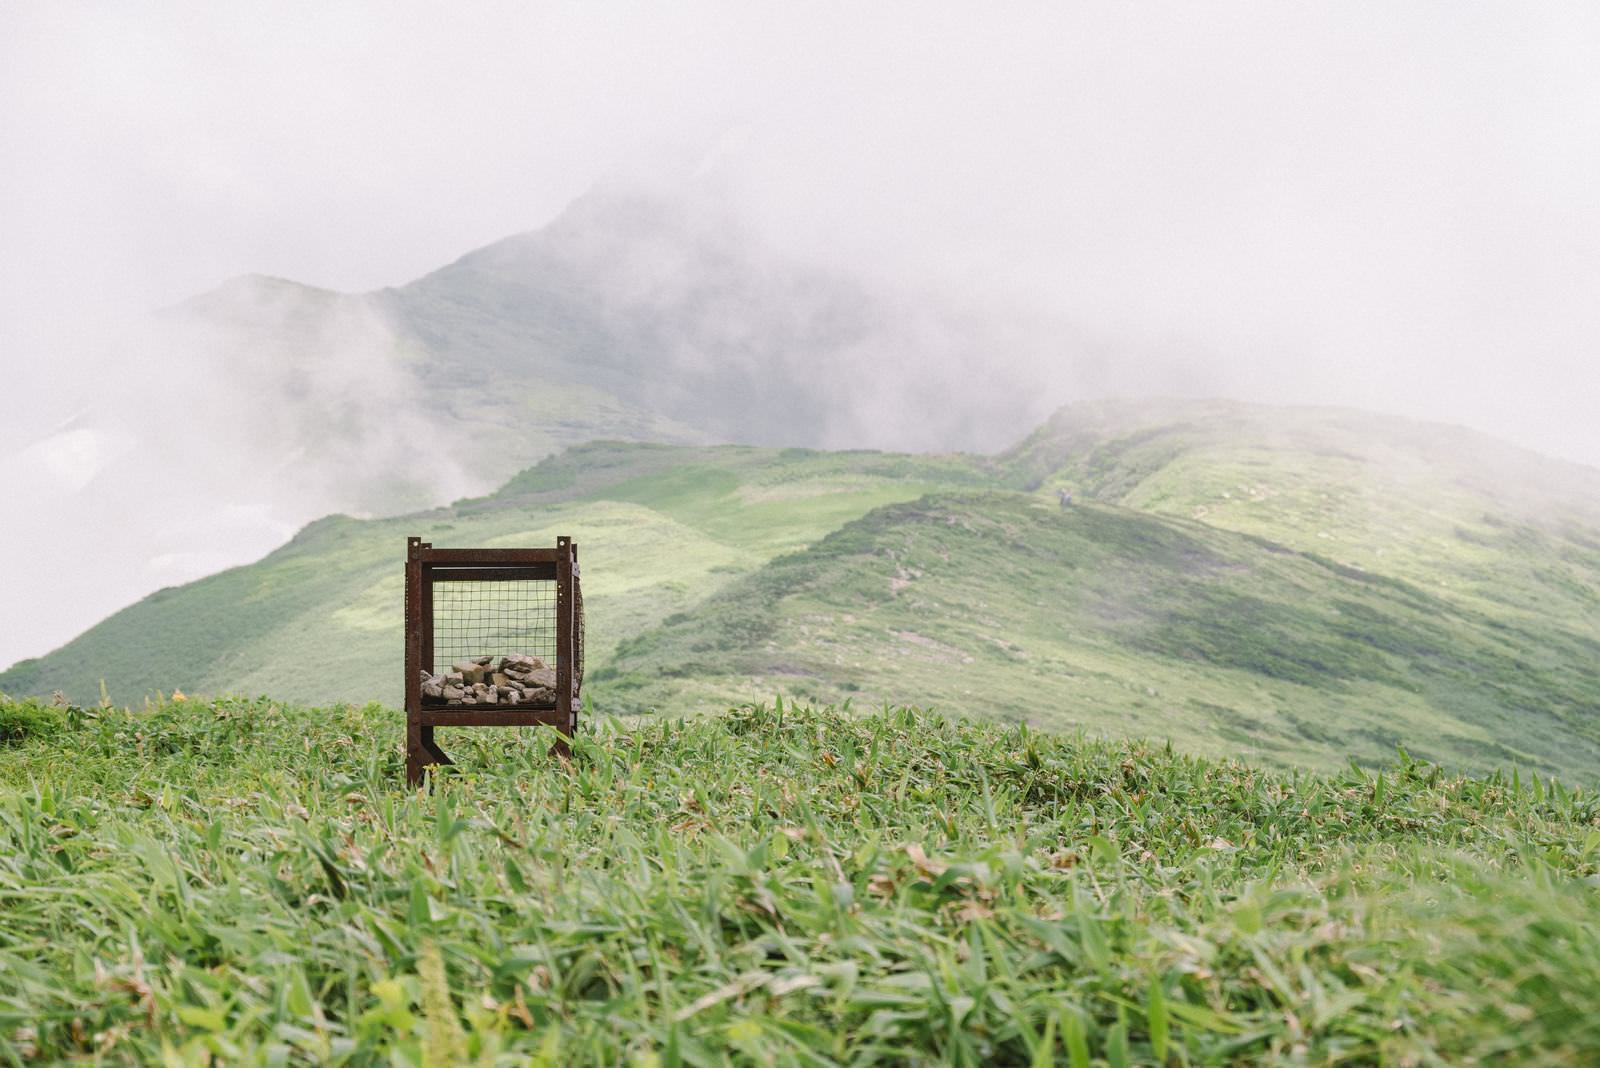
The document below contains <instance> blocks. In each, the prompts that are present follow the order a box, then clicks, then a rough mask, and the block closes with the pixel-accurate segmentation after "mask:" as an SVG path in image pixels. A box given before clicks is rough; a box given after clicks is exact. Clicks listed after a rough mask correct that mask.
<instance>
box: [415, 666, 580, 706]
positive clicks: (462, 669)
mask: <svg viewBox="0 0 1600 1068" xmlns="http://www.w3.org/2000/svg"><path fill="white" fill-rule="evenodd" d="M555 696H556V669H555V668H553V667H547V666H545V662H544V661H543V660H540V659H539V658H538V657H536V656H527V655H525V654H523V653H513V654H511V655H510V656H502V657H501V658H500V665H499V667H498V668H496V667H495V662H494V657H492V656H479V657H474V658H473V659H471V660H457V661H456V662H455V663H454V664H451V665H450V670H449V671H445V672H440V673H438V674H434V673H432V672H428V671H424V672H423V673H422V699H423V700H424V701H426V702H428V703H429V704H441V703H442V704H446V705H459V706H461V707H463V708H475V707H477V706H479V705H520V704H526V703H529V702H549V701H553V700H555Z"/></svg>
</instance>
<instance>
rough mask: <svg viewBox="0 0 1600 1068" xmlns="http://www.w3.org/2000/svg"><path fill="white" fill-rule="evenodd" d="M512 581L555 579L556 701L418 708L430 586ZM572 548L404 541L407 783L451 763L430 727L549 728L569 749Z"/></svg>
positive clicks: (574, 721) (426, 660)
mask: <svg viewBox="0 0 1600 1068" xmlns="http://www.w3.org/2000/svg"><path fill="white" fill-rule="evenodd" d="M519 578H526V579H540V580H544V581H549V580H550V579H552V578H553V579H554V580H555V584H556V687H555V692H556V696H555V700H554V701H553V702H546V703H544V704H532V703H530V704H522V705H510V706H502V707H491V708H459V709H449V708H439V707H425V706H424V705H423V702H422V679H421V675H422V671H423V670H424V669H426V670H428V671H433V670H434V664H433V584H434V582H435V581H436V580H440V579H448V580H450V581H452V582H474V581H476V582H492V581H506V580H515V579H519ZM578 581H579V580H578V546H577V545H576V544H575V543H574V542H573V540H572V539H571V538H567V537H559V538H557V539H556V544H555V547H554V548H551V549H542V548H541V549H435V548H434V547H433V545H432V543H431V542H425V541H423V540H422V539H421V538H407V539H406V595H405V613H406V626H405V640H406V651H405V662H406V668H405V670H406V679H405V682H406V686H405V707H406V782H407V783H408V784H409V785H411V786H413V787H415V786H419V785H421V783H422V780H423V776H424V775H425V774H426V772H427V770H428V768H429V767H432V766H434V765H438V764H450V763H453V761H451V759H450V758H449V757H448V756H447V755H445V752H444V750H443V749H441V748H439V744H438V742H436V741H435V740H434V734H433V732H434V728H436V727H532V726H548V727H554V728H555V729H556V730H557V731H558V732H559V733H560V737H559V738H558V739H557V741H556V745H555V748H556V750H557V751H558V752H560V753H562V754H563V755H566V754H568V753H569V752H570V749H569V747H568V745H567V739H568V738H570V737H572V732H573V731H575V730H576V729H577V726H578V704H579V701H578V685H579V682H578V679H577V678H575V677H574V675H573V671H572V666H573V663H574V652H575V644H574V643H575V641H576V640H577V639H576V637H575V630H576V626H577V623H576V619H575V612H574V605H575V603H576V602H577V599H578V598H577V596H576V594H575V591H576V586H577V583H578Z"/></svg>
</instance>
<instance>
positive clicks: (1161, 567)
mask: <svg viewBox="0 0 1600 1068" xmlns="http://www.w3.org/2000/svg"><path fill="white" fill-rule="evenodd" d="M1597 479H1600V475H1597V473H1596V472H1593V471H1590V470H1588V469H1584V468H1575V467H1572V466H1570V465H1562V464H1556V463H1552V462H1550V461H1545V460H1541V459H1539V458H1537V457H1532V456H1529V455H1527V454H1523V453H1520V452H1518V451H1517V450H1514V449H1510V448H1509V447H1507V446H1504V445H1501V444H1498V443H1495V442H1493V441H1491V440H1490V439H1487V438H1483V437H1481V436H1478V435H1472V434H1468V433H1466V432H1463V431H1456V430H1452V429H1450V428H1441V427H1431V426H1426V425H1422V424H1415V423H1410V422H1407V421H1403V420H1395V419H1387V418H1381V417H1377V416H1368V415H1362V414H1360V413H1350V412H1337V411H1320V410H1289V409H1270V408H1260V407H1252V406H1244V405H1223V404H1188V405H1147V406H1136V405H1094V406H1085V407H1075V408H1072V409H1068V410H1066V411H1064V412H1063V413H1061V414H1060V415H1059V416H1057V417H1056V418H1055V419H1053V420H1051V422H1050V423H1048V424H1046V425H1045V426H1044V427H1043V428H1041V430H1040V431H1039V432H1037V433H1035V434H1034V435H1032V436H1031V437H1029V438H1028V439H1027V440H1026V441H1024V442H1023V443H1022V444H1021V445H1019V446H1018V447H1017V448H1016V449H1013V450H1012V451H1011V452H1008V453H1006V454H1004V455H1001V456H999V457H995V458H992V459H984V458H978V457H963V456H952V457H922V456H904V455H895V454H885V453H871V452H850V453H829V452H817V451H807V450H776V449H759V448H751V447H733V446H728V447H677V446H645V445H626V444H618V443H612V444H601V445H593V446H586V447H583V448H579V449H574V450H571V451H569V452H566V453H563V454H561V455H559V456H555V457H551V458H549V459H547V460H545V461H544V462H542V463H540V464H538V465H537V466H535V467H533V468H530V469H528V470H527V471H525V472H523V473H522V474H520V475H518V476H517V477H515V478H513V479H512V480H511V481H510V482H508V483H507V484H506V485H505V486H504V487H503V488H502V489H501V490H499V491H498V492H496V493H494V494H491V495H489V496H487V497H483V498H477V499H472V500H464V501H460V502H457V503H456V504H455V505H453V506H451V507H449V508H444V509H438V510H435V511H431V512H425V513H419V514H417V515H413V516H407V517H403V518H399V519H391V520H371V521H357V520H353V519H348V518H343V517H333V518H329V519H326V520H323V521H321V522H319V523H316V524H313V525H312V526H311V527H308V528H307V529H306V530H305V531H303V532H302V533H301V534H300V535H299V536H298V537H296V538H295V539H294V541H293V542H292V543H291V544H290V545H288V546H286V547H285V548H284V549H282V550H280V551H279V552H277V553H274V554H272V555H271V556H269V557H267V558H266V559H264V560H262V561H261V562H259V563H257V564H254V565H251V566H249V567H244V568H238V569H234V570H232V571H228V572H224V573H222V574H219V575H216V576H213V577H211V578H209V579H206V580H203V581H201V582H198V583H194V584H192V585H190V586H186V587H182V588H179V589H172V590H166V591H162V592H161V593H158V594H156V595H154V596H152V597H150V598H148V599H146V600H145V601H143V602H140V603H139V604H137V605H134V606H132V607H130V608H129V609H127V610H125V611H124V612H121V613H119V614H117V615H116V616H113V617H112V618H110V619H108V620H107V621H105V622H104V623H102V624H101V625H99V626H97V627H95V628H93V629H91V630H90V631H88V632H86V633H85V634H84V635H82V636H81V637H80V638H78V639H77V640H75V641H74V642H72V643H70V644H69V645H67V646H65V647H64V648H62V649H60V650H57V651H56V652H54V653H52V654H50V655H49V656H47V657H43V658H40V659H39V660H36V661H29V662H25V663H23V664H19V665H17V666H16V667H15V668H13V669H12V670H11V671H8V672H6V673H4V674H0V689H3V690H6V691H8V692H12V693H38V692H48V691H50V690H53V689H57V688H59V689H61V690H63V691H65V692H66V693H67V694H69V695H70V696H72V697H74V698H76V699H78V700H91V699H93V698H94V697H96V696H97V694H98V688H99V682H100V680H101V679H102V678H103V679H105V680H106V683H107V685H108V687H109V688H110V691H111V693H112V696H113V697H114V698H116V699H119V700H137V699H138V698H139V697H140V696H141V695H142V694H145V693H148V692H151V691H154V690H158V689H161V690H170V689H172V688H174V687H182V688H183V689H185V690H189V691H191V692H192V691H194V690H199V691H202V692H245V693H264V692H270V693H274V694H277V695H281V696H283V697H286V698H291V699H297V700H307V701H311V700H315V701H328V700H340V699H342V700H350V701H365V700H370V699H374V698H377V699H382V700H388V701H394V700H395V699H396V698H397V696H398V691H399V685H400V671H399V655H400V641H399V617H400V610H399V603H400V561H401V548H400V547H401V546H402V544H403V538H404V537H405V536H406V535H408V534H420V535H423V536H425V537H428V538H430V539H431V540H433V541H435V542H436V543H438V544H441V545H446V544H454V545H512V544H525V543H546V542H549V541H550V540H551V539H552V538H553V537H554V536H555V535H556V534H558V533H564V534H571V535H573V536H574V537H575V538H577V540H578V542H579V544H580V546H581V552H582V557H583V563H584V576H585V580H584V584H585V594H586V598H587V607H588V619H589V642H588V650H589V675H588V688H587V691H586V693H587V695H588V696H589V697H590V698H591V699H592V700H593V701H594V702H595V703H596V704H597V706H598V707H599V708H601V709H604V710H611V711H619V712H634V711H645V710H652V709H653V710H658V711H665V712H679V711H690V710H694V709H702V708H706V707H708V706H712V705H715V704H721V703H728V702H732V701H742V700H750V699H758V700H759V699H762V698H768V697H770V696H771V695H772V694H773V693H784V694H796V695H803V696H814V697H817V698H822V699H827V700H839V699H843V698H846V697H853V698H854V699H855V700H856V701H857V702H858V703H863V702H875V701H878V700H909V701H914V702H917V703H923V704H935V705H938V706H939V707H942V708H944V709H946V710H950V711H960V712H964V713H969V714H972V715H975V716H980V717H987V718H999V719H1009V720H1026V721H1028V722H1032V723H1036V724H1047V725H1083V726H1087V727H1089V728H1091V729H1094V730H1096V731H1103V732H1108V733H1115V734H1123V735H1131V734H1138V735H1150V734H1157V735H1164V736H1170V737H1172V738H1174V739H1175V740H1180V741H1182V742H1183V743H1184V744H1185V745H1186V746H1188V747H1190V748H1192V749H1195V750H1197V751H1202V752H1213V753H1215V752H1239V751H1250V752H1253V753H1255V754H1257V755H1258V756H1259V757H1260V758H1261V759H1263V760H1267V761H1271V762H1278V763H1297V764H1308V765H1315V766H1330V765H1333V764H1337V763H1340V762H1342V761H1343V760H1345V759H1347V758H1348V757H1350V756H1354V757H1356V758H1358V759H1361V760H1363V761H1376V760H1381V759H1384V758H1385V757H1386V755H1387V754H1388V753H1389V752H1391V751H1392V748H1393V746H1394V745H1396V744H1404V745H1405V746H1407V747H1409V748H1410V749H1412V750H1413V751H1414V752H1417V753H1419V754H1424V755H1427V756H1429V757H1430V758H1434V759H1438V760H1441V761H1444V762H1446V763H1449V764H1452V765H1456V766H1462V767H1470V768H1483V767H1488V766H1496V765H1504V764H1506V763H1508V762H1512V761H1515V762H1518V763H1521V764H1523V765H1525V766H1530V767H1534V768H1539V769H1541V770H1546V771H1551V772H1556V773H1560V774H1562V775H1563V776H1567V777H1570V778H1575V779H1590V778H1593V777H1594V774H1595V772H1596V770H1597V769H1600V759H1597V757H1600V751H1597V748H1596V746H1597V742H1600V733H1597V724H1600V715H1597V713H1600V675H1597V671H1600V668H1597V665H1600V655H1597V654H1600V614H1597V611H1596V605H1597V604H1600V521H1597V520H1596V518H1595V516H1594V514H1593V509H1594V505H1593V503H1592V502H1593V501H1594V500H1595V499H1600V497H1597V496H1590V494H1589V491H1590V489H1591V488H1592V487H1594V486H1595V485H1596V480H1597ZM1060 487H1070V488H1071V489H1073V490H1074V491H1075V492H1076V494H1077V503H1076V504H1074V505H1073V506H1072V507H1070V508H1068V509H1066V510H1063V509H1061V508H1060V507H1058V506H1057V504H1056V499H1055V490H1056V489H1057V488H1060Z"/></svg>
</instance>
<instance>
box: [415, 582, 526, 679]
mask: <svg viewBox="0 0 1600 1068" xmlns="http://www.w3.org/2000/svg"><path fill="white" fill-rule="evenodd" d="M512 653H528V654H531V655H533V656H537V657H538V658H539V659H541V660H543V661H544V662H545V663H547V664H550V665H551V666H554V665H555V662H556V584H555V582H554V581H553V580H547V579H516V580H513V581H506V582H500V581H491V582H483V581H473V582H450V581H448V580H435V581H434V584H433V665H434V670H435V671H443V670H448V669H449V667H450V665H451V664H454V663H455V662H456V661H458V660H472V659H474V658H475V657H480V656H492V657H494V658H495V659H496V660H497V661H498V660H499V658H500V657H502V656H509V655H510V654H512Z"/></svg>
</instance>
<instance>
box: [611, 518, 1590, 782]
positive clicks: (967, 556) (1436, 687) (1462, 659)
mask: <svg viewBox="0 0 1600 1068" xmlns="http://www.w3.org/2000/svg"><path fill="white" fill-rule="evenodd" d="M595 681H596V682H597V683H601V684H605V685H606V686H607V688H608V692H609V693H611V694H614V695H615V696H614V697H613V699H612V701H611V702H610V703H611V706H612V707H616V708H622V709H639V710H643V709H645V708H651V707H657V708H674V707H680V706H682V705H683V704H685V703H692V702H694V701H695V700H696V699H701V700H703V695H704V694H705V693H706V691H707V689H708V688H712V689H714V692H715V693H716V695H717V696H718V697H720V698H721V699H723V700H724V701H726V702H737V701H741V700H748V699H750V698H751V696H752V695H755V694H761V693H772V692H775V691H780V690H790V691H794V692H798V693H801V694H804V695H806V696H809V697H815V698H818V699H822V700H827V701H836V700H839V699H842V698H843V697H846V696H849V695H851V694H855V695H857V696H858V697H859V698H861V699H865V700H868V701H872V702H876V701H880V700H885V699H888V698H889V695H891V694H894V693H896V692H903V693H907V694H909V695H911V697H912V698H913V699H914V700H915V701H916V702H918V703H920V704H925V705H926V704H933V705H937V706H939V707H942V708H945V709H947V710H956V711H960V712H964V713H969V714H972V715H976V716H979V717H983V718H997V719H1004V720H1013V721H1025V722H1030V723H1033V724H1035V725H1048V726H1052V727H1059V726H1065V725H1081V726H1087V727H1092V728H1094V729H1096V730H1103V731H1109V732H1111V733H1115V734H1119V735H1132V736H1152V735H1154V736H1168V737H1171V738H1173V739H1174V740H1175V741H1178V742H1180V743H1181V744H1182V745H1183V746H1185V747H1187V748H1198V749H1202V750H1207V751H1213V752H1229V751H1231V752H1241V751H1242V752H1249V753H1252V754H1254V755H1259V756H1265V757H1267V758H1269V759H1272V760H1275V761H1279V762H1293V763H1301V764H1323V765H1326V764H1329V763H1338V762H1340V761H1341V760H1342V759H1343V758H1344V757H1345V756H1346V755H1350V756H1354V757H1356V758H1358V759H1361V760H1365V761H1374V760H1381V759H1383V757H1384V755H1385V754H1386V753H1388V752H1392V751H1393V748H1394V746H1395V745H1397V744H1405V745H1406V746H1407V747H1408V748H1411V749H1412V750H1413V751H1415V752H1418V753H1419V754H1425V755H1426V756H1427V757H1428V758H1429V759H1434V760H1441V761H1444V762H1446V763H1449V764H1452V765H1456V766H1483V765H1496V764H1498V765H1504V764H1508V763H1511V762H1513V761H1515V762H1519V763H1522V764H1524V765H1532V766H1535V767H1539V768H1541V769H1549V770H1559V771H1561V772H1563V773H1565V774H1568V775H1577V776H1579V777H1584V776H1587V775H1589V774H1592V772H1593V770H1594V769H1595V768H1597V767H1600V717H1597V716H1596V715H1595V710H1596V709H1600V642H1597V641H1595V640H1594V639H1593V638H1589V637H1583V636H1577V635H1573V634H1569V633H1567V632H1565V631H1563V630H1561V629H1560V628H1556V627H1550V626H1539V625H1537V624H1536V623H1535V622H1534V621H1532V620H1517V621H1515V622H1507V621H1506V620H1505V619H1503V618H1500V617H1495V616H1489V615H1485V614H1483V613H1481V612H1478V611H1475V610H1473V609H1471V608H1467V607H1463V606H1461V605H1459V604H1456V603H1454V602H1451V601H1448V600H1445V599H1443V598H1441V597H1439V596H1436V595H1434V594H1432V593H1430V592H1428V591H1426V590H1423V589H1421V588H1418V587H1416V586H1413V585H1411V584H1408V583H1405V582H1402V581H1399V580H1394V579H1389V578H1386V577H1382V576H1376V575H1372V574H1369V573H1365V572H1360V571H1356V570H1354V569H1351V568H1349V567H1345V566H1342V565H1339V564H1337V563H1334V562H1333V561H1331V560H1328V559H1326V558H1321V557H1317V556H1314V555H1310V554H1304V553H1300V552H1295V551H1291V550H1287V549H1285V548H1284V547H1282V546H1280V545H1277V544H1275V543H1272V542H1268V541H1265V540H1263V539H1260V538H1257V537H1253V536H1249V535H1241V534H1237V533H1234V532H1231V531H1224V530H1218V529H1216V528H1213V527H1208V526H1206V525H1204V524H1202V523H1199V522H1195V521H1192V520H1179V519H1173V518H1169V517H1165V516H1158V515H1152V514H1149V513H1141V512H1136V511H1132V510H1129V509H1125V508H1120V507H1116V506H1109V505H1101V504H1085V505H1078V506H1074V507H1073V508H1071V509H1068V510H1066V511H1062V510H1060V509H1058V508H1057V507H1056V506H1055V504H1054V503H1053V502H1048V503H1047V502H1045V501H1041V500H1040V499H1038V498H1037V497H1034V496H1030V495H1025V494H1020V493H986V494H982V495H935V496H930V497H926V498H922V499H920V500H917V501H914V502H909V503H904V504H896V505H890V506H887V507H884V508H880V509H877V510H875V511H874V512H872V513H869V514H868V515H867V516H865V517H863V518H861V519H859V520H856V521H854V522H852V523H850V524H848V525H847V526H845V527H844V528H843V529H841V530H839V531H837V532H835V533H834V534H831V535H829V536H828V537H827V538H825V539H824V540H823V541H822V542H820V543H819V544H817V545H816V546H815V547H813V548H811V549H809V550H807V551H805V552H801V553H795V554H791V555H788V556H785V557H783V558H781V559H779V560H776V561H774V562H773V563H771V564H769V565H768V566H767V567H765V568H763V569H761V570H760V571H758V572H756V573H755V574H753V575H750V576H747V577H744V578H741V579H740V580H738V581H736V582H734V583H731V584H729V585H728V586H727V587H725V588H724V589H722V590H720V591H719V592H717V593H716V594H714V595H712V596H711V597H710V598H708V599H707V600H706V601H705V602H704V603H703V604H701V605H700V606H699V607H697V608H696V609H695V610H694V611H692V612H689V613H684V614H680V615H678V616H674V617H672V618H670V619H668V620H667V621H666V622H665V623H664V624H663V625H662V626H661V627H659V628H656V629H654V630H652V631H650V632H647V633H645V634H642V635H640V636H638V637H636V638H634V639H631V640H629V641H628V642H626V643H624V644H623V646H622V647H621V648H620V650H619V653H618V655H617V656H616V657H615V658H614V660H613V661H612V662H611V663H610V664H608V665H607V666H605V667H603V668H602V669H601V670H600V671H599V672H598V673H597V674H596V676H595ZM1512 725H1514V729H1513V727H1512Z"/></svg>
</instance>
